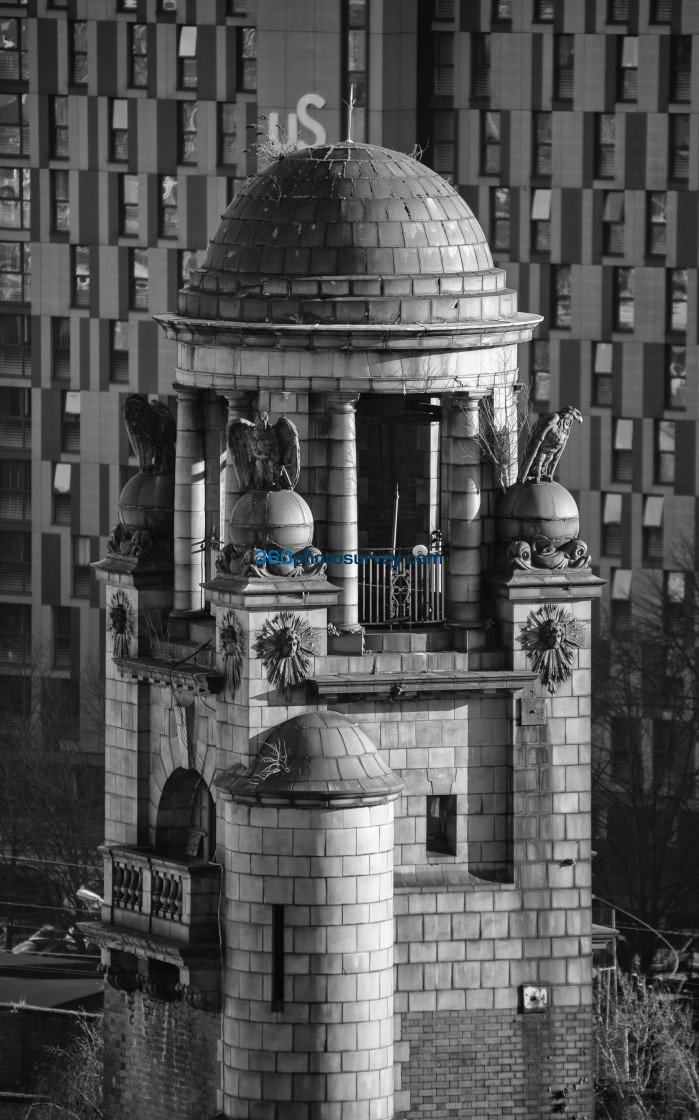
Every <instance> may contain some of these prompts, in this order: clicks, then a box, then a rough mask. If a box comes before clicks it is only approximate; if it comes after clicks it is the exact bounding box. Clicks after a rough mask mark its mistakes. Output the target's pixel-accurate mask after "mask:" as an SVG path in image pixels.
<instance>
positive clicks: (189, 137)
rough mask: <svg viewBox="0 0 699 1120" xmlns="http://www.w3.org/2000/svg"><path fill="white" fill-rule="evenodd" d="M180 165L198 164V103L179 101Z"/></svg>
mask: <svg viewBox="0 0 699 1120" xmlns="http://www.w3.org/2000/svg"><path fill="white" fill-rule="evenodd" d="M177 111H178V114H179V120H178V124H179V156H180V163H196V162H197V102H196V101H178V102H177Z"/></svg>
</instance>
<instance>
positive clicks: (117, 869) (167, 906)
mask: <svg viewBox="0 0 699 1120" xmlns="http://www.w3.org/2000/svg"><path fill="white" fill-rule="evenodd" d="M101 851H102V853H103V854H104V897H105V900H106V901H105V904H104V906H103V907H102V921H103V922H106V923H109V924H110V925H111V926H112V927H115V926H116V927H119V926H121V927H123V928H124V929H128V930H131V931H134V932H137V933H142V934H146V935H149V936H150V935H155V936H156V937H162V938H165V939H166V940H167V941H170V942H177V943H179V944H181V945H196V944H203V943H205V942H212V941H216V942H217V941H218V936H219V931H218V903H219V894H220V877H221V869H220V867H218V866H217V865H215V864H210V863H204V862H202V861H183V860H175V859H169V858H168V857H167V856H162V855H159V854H158V853H157V852H156V851H155V850H154V849H149V848H126V847H113V848H106V847H105V848H102V849H101Z"/></svg>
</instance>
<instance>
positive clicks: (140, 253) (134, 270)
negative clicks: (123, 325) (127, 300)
mask: <svg viewBox="0 0 699 1120" xmlns="http://www.w3.org/2000/svg"><path fill="white" fill-rule="evenodd" d="M130 253H131V307H132V309H133V310H134V311H147V310H148V250H147V249H131V250H130Z"/></svg>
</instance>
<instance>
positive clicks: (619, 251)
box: [603, 191, 624, 257]
mask: <svg viewBox="0 0 699 1120" xmlns="http://www.w3.org/2000/svg"><path fill="white" fill-rule="evenodd" d="M603 222H604V252H605V255H606V256H608V257H622V256H623V255H624V192H623V191H607V193H606V195H605V198H604V214H603Z"/></svg>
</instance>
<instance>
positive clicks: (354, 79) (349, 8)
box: [342, 0, 367, 141]
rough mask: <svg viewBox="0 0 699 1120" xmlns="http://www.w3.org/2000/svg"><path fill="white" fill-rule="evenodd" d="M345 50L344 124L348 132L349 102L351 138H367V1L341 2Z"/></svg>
mask: <svg viewBox="0 0 699 1120" xmlns="http://www.w3.org/2000/svg"><path fill="white" fill-rule="evenodd" d="M342 14H343V29H344V43H345V52H344V59H343V76H342V88H343V101H344V102H345V104H344V105H343V106H342V117H343V120H342V126H343V129H344V130H345V131H344V132H343V133H342V135H343V136H346V135H347V134H348V131H349V127H350V124H349V105H350V102H351V103H352V126H351V127H352V133H351V134H352V139H353V140H359V141H361V140H365V139H366V109H367V61H366V54H367V3H366V0H345V2H344V3H343V5H342Z"/></svg>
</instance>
